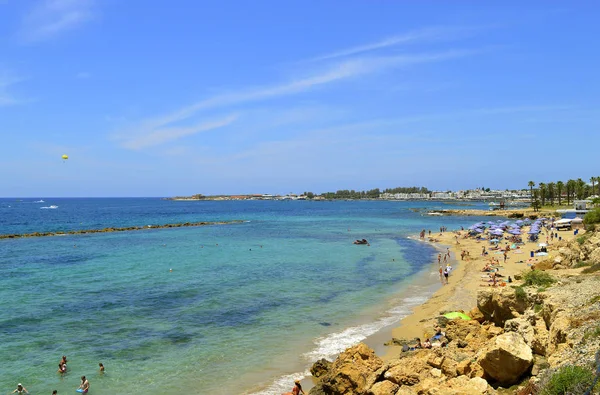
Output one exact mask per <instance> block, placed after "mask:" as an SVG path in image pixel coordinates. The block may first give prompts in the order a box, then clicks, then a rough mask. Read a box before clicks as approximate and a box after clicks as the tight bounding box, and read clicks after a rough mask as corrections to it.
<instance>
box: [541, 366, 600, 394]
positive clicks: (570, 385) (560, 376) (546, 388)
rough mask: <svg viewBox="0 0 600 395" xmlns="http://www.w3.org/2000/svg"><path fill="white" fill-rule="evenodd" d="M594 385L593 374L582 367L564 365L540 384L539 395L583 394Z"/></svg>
mask: <svg viewBox="0 0 600 395" xmlns="http://www.w3.org/2000/svg"><path fill="white" fill-rule="evenodd" d="M593 383H594V373H593V372H592V371H591V370H590V369H587V368H584V367H582V366H573V365H566V366H563V367H561V368H560V369H558V370H556V371H554V372H550V373H549V375H548V376H547V377H545V380H542V382H541V383H540V384H541V385H540V389H541V391H540V394H541V395H564V394H583V393H584V392H585V391H586V390H587V389H588V388H589V387H590V386H591V385H592V384H593Z"/></svg>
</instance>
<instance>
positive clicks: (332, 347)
mask: <svg viewBox="0 0 600 395" xmlns="http://www.w3.org/2000/svg"><path fill="white" fill-rule="evenodd" d="M426 300H427V297H426V296H413V297H407V298H403V299H402V301H401V303H400V304H399V305H397V306H395V307H393V308H391V309H389V310H388V311H386V312H385V315H384V316H383V317H382V318H380V319H378V320H377V321H375V322H371V323H368V324H363V325H358V326H353V327H350V328H346V329H344V330H343V331H341V332H336V333H332V334H330V335H327V336H324V337H319V338H317V339H315V341H314V343H315V345H316V348H315V349H313V350H312V351H309V352H307V353H305V354H303V357H304V358H305V359H307V360H308V361H316V360H318V359H321V358H326V359H332V358H334V357H335V356H336V355H338V354H339V353H341V352H342V351H344V350H345V349H347V348H348V347H352V346H354V345H355V344H358V343H359V342H361V341H363V340H365V339H366V338H367V337H368V336H371V335H373V334H374V333H376V332H378V331H380V330H381V329H383V328H385V327H387V326H390V325H392V324H394V323H396V322H398V321H400V320H401V319H402V318H404V317H406V316H407V315H409V314H410V312H411V308H412V307H414V306H418V305H420V304H421V303H423V302H425V301H426Z"/></svg>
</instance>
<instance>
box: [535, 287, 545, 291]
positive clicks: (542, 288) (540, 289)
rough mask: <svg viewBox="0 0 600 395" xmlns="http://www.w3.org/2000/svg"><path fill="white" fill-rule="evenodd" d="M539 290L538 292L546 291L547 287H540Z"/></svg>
mask: <svg viewBox="0 0 600 395" xmlns="http://www.w3.org/2000/svg"><path fill="white" fill-rule="evenodd" d="M537 291H538V292H544V291H546V287H539V288H538V290H537Z"/></svg>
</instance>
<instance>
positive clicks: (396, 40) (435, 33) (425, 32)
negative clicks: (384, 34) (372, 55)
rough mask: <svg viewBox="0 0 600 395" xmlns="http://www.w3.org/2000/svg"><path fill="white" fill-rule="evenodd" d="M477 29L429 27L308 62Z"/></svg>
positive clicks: (457, 35)
mask: <svg viewBox="0 0 600 395" xmlns="http://www.w3.org/2000/svg"><path fill="white" fill-rule="evenodd" d="M476 29H477V28H475V27H470V28H467V27H441V26H440V27H429V28H424V29H419V30H414V31H412V32H408V33H404V34H401V35H396V36H392V37H388V38H385V39H383V40H380V41H376V42H373V43H369V44H363V45H358V46H356V47H352V48H346V49H342V50H339V51H334V52H331V53H328V54H326V55H321V56H317V57H314V58H311V59H309V60H308V61H311V62H313V61H320V60H329V59H335V58H341V57H345V56H352V55H358V54H362V53H365V52H371V51H375V50H378V49H383V48H388V47H394V46H397V45H401V44H412V43H417V42H426V41H437V40H449V39H456V38H458V37H460V36H464V35H465V34H469V32H472V31H475V30H476Z"/></svg>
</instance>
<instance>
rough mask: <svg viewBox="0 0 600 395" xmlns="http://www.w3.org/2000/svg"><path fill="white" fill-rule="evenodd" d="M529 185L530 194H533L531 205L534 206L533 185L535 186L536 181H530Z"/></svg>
mask: <svg viewBox="0 0 600 395" xmlns="http://www.w3.org/2000/svg"><path fill="white" fill-rule="evenodd" d="M527 185H528V186H529V195H530V196H531V207H533V187H534V186H535V182H533V181H529V182H528V183H527Z"/></svg>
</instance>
